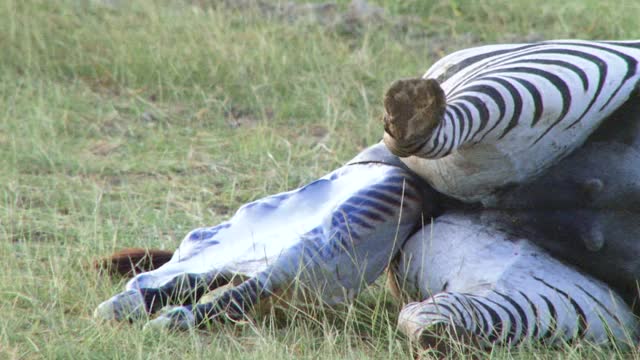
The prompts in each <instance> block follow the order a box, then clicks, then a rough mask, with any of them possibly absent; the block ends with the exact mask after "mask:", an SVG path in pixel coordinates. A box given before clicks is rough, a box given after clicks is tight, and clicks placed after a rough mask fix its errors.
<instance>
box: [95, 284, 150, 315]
mask: <svg viewBox="0 0 640 360" xmlns="http://www.w3.org/2000/svg"><path fill="white" fill-rule="evenodd" d="M93 317H94V318H95V319H97V320H104V321H125V320H127V321H138V320H142V319H146V317H147V310H146V308H145V305H144V298H143V297H142V294H140V292H138V291H136V290H127V291H124V292H121V293H120V294H118V295H115V296H114V297H112V298H111V299H109V300H107V301H104V302H103V303H102V304H100V305H98V307H97V308H96V310H95V311H94V312H93Z"/></svg>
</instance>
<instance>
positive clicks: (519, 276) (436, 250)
mask: <svg viewBox="0 0 640 360" xmlns="http://www.w3.org/2000/svg"><path fill="white" fill-rule="evenodd" d="M483 216H484V215H483V214H479V213H462V212H450V213H447V214H445V215H443V216H441V217H439V218H438V219H436V220H435V221H434V223H433V224H432V225H431V226H430V227H429V226H428V227H427V228H426V229H424V230H423V231H422V232H419V233H417V234H415V235H414V236H413V237H411V238H410V239H409V240H408V241H407V243H405V246H404V247H403V249H402V252H401V254H402V255H401V257H400V258H399V259H398V261H397V263H395V264H394V266H392V271H393V273H394V276H395V278H396V279H397V280H396V281H397V282H398V283H399V284H401V286H400V288H403V289H404V290H405V292H406V294H407V295H408V297H409V298H410V299H412V300H413V301H419V302H414V303H410V304H408V305H407V306H406V307H405V308H404V309H403V310H402V312H401V314H400V318H399V326H400V329H401V330H402V331H404V332H405V333H406V334H407V335H409V336H410V337H412V338H414V339H416V340H420V339H421V337H422V336H425V335H426V334H428V330H429V329H430V328H433V327H434V326H436V325H443V324H444V325H446V326H449V327H451V328H455V329H457V331H461V330H462V331H463V332H466V333H467V334H468V335H471V336H473V337H475V338H476V339H477V340H479V342H480V343H481V344H483V345H485V346H490V345H494V344H510V345H515V344H517V343H520V342H523V341H524V342H535V341H542V342H546V343H549V344H554V343H556V344H557V343H563V342H571V341H574V340H581V339H585V340H587V341H589V342H593V343H598V344H603V343H607V342H608V341H610V340H612V339H615V340H616V341H619V342H621V343H623V342H629V343H632V342H633V341H635V340H636V336H637V327H638V324H637V321H636V319H635V317H634V315H633V314H632V312H631V310H630V309H629V308H628V306H627V305H626V304H625V302H624V301H623V300H622V299H621V298H620V297H619V296H618V295H617V294H616V293H615V292H613V291H612V290H611V289H610V288H608V287H607V286H606V285H604V284H603V283H601V282H599V281H597V280H595V279H593V278H591V277H589V276H588V275H585V274H583V273H580V272H579V271H577V270H575V269H573V268H571V267H569V266H567V265H564V264H562V263H561V262H559V261H558V260H556V259H554V258H552V257H551V256H549V255H548V254H547V253H545V252H544V251H543V250H542V249H540V248H538V247H537V246H535V245H533V244H532V243H531V242H530V241H529V240H528V239H525V238H514V237H513V236H512V235H510V234H509V233H508V232H505V231H504V229H503V228H501V227H500V226H496V225H495V223H494V222H491V223H488V222H486V221H485V220H484V219H483ZM446 326H445V327H446ZM425 332H426V333H425Z"/></svg>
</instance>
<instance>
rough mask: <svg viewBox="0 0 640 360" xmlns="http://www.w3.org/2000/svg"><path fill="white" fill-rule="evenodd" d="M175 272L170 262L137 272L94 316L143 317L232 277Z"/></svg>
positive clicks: (193, 299) (182, 302)
mask: <svg viewBox="0 0 640 360" xmlns="http://www.w3.org/2000/svg"><path fill="white" fill-rule="evenodd" d="M181 270H183V269H182V268H178V271H181ZM176 272H177V271H176V269H175V268H172V267H171V266H167V267H162V268H161V269H159V270H158V271H153V272H148V273H144V274H140V275H138V276H136V277H135V278H134V279H132V280H131V281H129V283H128V284H127V289H126V290H125V291H123V292H122V293H119V294H117V295H115V296H113V297H112V298H111V299H109V300H107V301H105V302H103V303H102V304H100V305H99V306H98V308H97V309H96V311H95V316H96V317H98V318H101V319H107V320H116V321H122V320H130V321H134V320H140V319H144V318H146V317H147V315H148V314H154V313H156V312H157V311H158V310H160V309H162V308H163V307H164V306H166V305H175V304H179V305H189V304H193V303H196V302H198V300H199V299H200V298H201V297H202V295H204V294H205V293H206V292H208V291H212V290H215V289H217V288H218V287H220V286H224V285H226V284H227V283H229V282H230V280H231V277H232V275H231V274H224V273H220V272H218V271H214V272H210V273H202V274H194V273H178V274H177V275H176ZM154 284H161V285H158V286H156V285H154Z"/></svg>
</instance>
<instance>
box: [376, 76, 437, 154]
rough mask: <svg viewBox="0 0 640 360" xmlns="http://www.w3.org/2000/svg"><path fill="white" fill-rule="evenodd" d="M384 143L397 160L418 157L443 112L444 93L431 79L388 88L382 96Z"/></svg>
mask: <svg viewBox="0 0 640 360" xmlns="http://www.w3.org/2000/svg"><path fill="white" fill-rule="evenodd" d="M384 108H385V116H384V129H385V135H384V143H385V145H387V147H388V148H389V150H390V151H391V152H392V153H394V154H395V155H397V156H400V157H407V156H410V155H413V154H415V153H417V152H418V151H419V150H420V147H421V145H422V144H423V143H425V142H426V141H427V140H428V139H429V136H430V135H431V132H432V131H433V129H434V128H435V127H436V126H437V125H438V124H439V123H440V119H442V117H443V115H444V111H445V108H446V98H445V95H444V91H443V90H442V88H441V87H440V85H439V84H438V82H437V81H436V80H434V79H422V78H417V79H406V80H398V81H396V82H394V83H393V84H391V87H390V88H389V90H387V93H386V94H385V96H384Z"/></svg>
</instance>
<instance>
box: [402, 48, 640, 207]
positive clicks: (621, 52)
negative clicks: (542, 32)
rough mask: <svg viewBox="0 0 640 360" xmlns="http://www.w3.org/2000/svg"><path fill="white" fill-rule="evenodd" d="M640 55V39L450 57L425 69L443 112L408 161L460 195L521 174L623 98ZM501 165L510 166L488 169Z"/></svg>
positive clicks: (581, 136) (638, 73)
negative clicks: (443, 101) (442, 103)
mask: <svg viewBox="0 0 640 360" xmlns="http://www.w3.org/2000/svg"><path fill="white" fill-rule="evenodd" d="M639 59H640V42H595V41H577V40H558V41H545V42H540V43H535V44H520V45H491V46H483V47H478V48H472V49H468V50H463V51H460V52H456V53H453V54H451V55H449V56H446V57H444V58H443V59H441V60H439V61H438V62H436V63H435V64H434V65H433V66H432V67H431V68H430V69H429V71H427V73H426V74H425V75H424V78H433V79H436V80H437V81H438V82H439V83H440V85H441V87H442V89H443V90H444V93H445V94H446V103H447V104H446V109H445V112H444V116H443V117H442V119H441V120H440V122H439V123H438V125H437V126H436V127H435V128H434V130H433V131H432V132H431V134H430V135H429V136H427V137H425V138H424V142H423V143H422V144H421V146H420V148H419V150H418V151H417V152H416V153H415V154H414V156H413V157H412V158H409V159H406V161H405V162H407V164H408V165H409V167H410V168H411V169H412V170H414V171H416V172H418V173H419V174H420V175H421V176H423V177H424V178H426V179H427V180H429V181H431V182H432V183H433V184H434V185H435V187H436V188H437V189H438V190H440V191H442V192H445V193H447V194H450V195H453V196H455V197H458V198H460V199H461V200H466V201H478V200H483V197H484V196H486V195H487V194H489V193H491V192H494V191H495V190H496V189H499V188H500V187H503V186H505V185H508V184H511V183H521V182H523V181H527V180H529V179H530V178H531V177H533V176H536V175H537V174H539V173H541V172H542V171H543V170H544V169H546V168H548V167H549V166H551V165H553V164H554V163H556V162H557V161H558V160H560V159H561V158H563V157H564V156H566V155H568V154H569V153H570V152H571V151H573V150H574V149H575V148H576V147H578V146H580V145H581V144H582V143H583V142H584V140H585V139H586V138H587V137H588V136H589V134H591V133H592V132H593V131H594V130H595V129H596V128H597V127H598V126H599V125H600V123H601V122H602V120H603V119H605V118H606V117H607V116H608V115H610V114H611V113H612V112H613V111H614V110H615V109H616V108H618V107H619V106H620V105H621V104H622V103H623V102H624V101H626V100H627V99H628V98H629V96H630V94H631V92H632V91H633V90H634V89H635V88H636V84H637V83H638V80H639V79H640V67H639V66H638V61H639ZM449 155H451V156H452V157H451V158H448V156H449ZM422 159H428V161H424V160H422ZM492 159H499V160H500V161H499V162H492V161H491V160H492ZM500 163H502V164H501V165H500ZM498 165H500V166H502V167H503V168H507V167H509V168H510V169H509V170H504V171H496V172H495V174H496V175H497V176H491V173H492V172H494V170H495V167H496V166H498ZM464 175H470V176H471V180H470V181H465V182H464V184H462V185H461V187H459V188H458V187H457V186H456V185H451V184H445V183H446V182H449V183H454V182H453V181H452V180H451V179H452V178H453V177H455V176H464ZM476 179H477V180H476ZM458 183H460V182H458ZM476 187H477V188H479V189H480V190H479V191H478V190H476V191H474V192H475V194H471V192H472V191H471V189H470V188H476Z"/></svg>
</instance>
